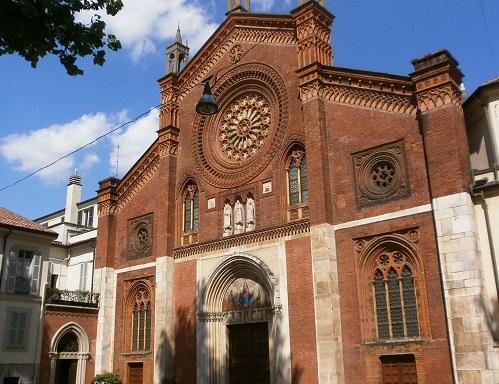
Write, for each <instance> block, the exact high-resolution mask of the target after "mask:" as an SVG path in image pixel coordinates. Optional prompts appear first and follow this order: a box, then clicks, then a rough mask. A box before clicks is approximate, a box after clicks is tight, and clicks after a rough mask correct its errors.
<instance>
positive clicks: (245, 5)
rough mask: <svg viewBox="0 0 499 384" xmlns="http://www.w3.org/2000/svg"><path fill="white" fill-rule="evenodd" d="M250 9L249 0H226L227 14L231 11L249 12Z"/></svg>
mask: <svg viewBox="0 0 499 384" xmlns="http://www.w3.org/2000/svg"><path fill="white" fill-rule="evenodd" d="M249 11H250V0H227V13H226V15H229V14H230V13H232V12H249Z"/></svg>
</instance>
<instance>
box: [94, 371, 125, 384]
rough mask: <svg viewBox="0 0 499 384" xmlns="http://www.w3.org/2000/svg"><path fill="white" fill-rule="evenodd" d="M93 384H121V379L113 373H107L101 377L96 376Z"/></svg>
mask: <svg viewBox="0 0 499 384" xmlns="http://www.w3.org/2000/svg"><path fill="white" fill-rule="evenodd" d="M90 383H91V384H120V383H121V381H120V377H119V376H118V375H117V374H116V373H113V372H105V373H101V374H100V375H95V376H94V378H93V379H92V381H91V382H90Z"/></svg>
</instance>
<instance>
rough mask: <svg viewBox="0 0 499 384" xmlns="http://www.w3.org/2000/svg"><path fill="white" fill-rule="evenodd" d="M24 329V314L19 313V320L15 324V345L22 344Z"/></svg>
mask: <svg viewBox="0 0 499 384" xmlns="http://www.w3.org/2000/svg"><path fill="white" fill-rule="evenodd" d="M25 330H26V314H25V313H19V322H18V324H17V335H16V336H17V337H16V345H18V346H22V345H24V333H25Z"/></svg>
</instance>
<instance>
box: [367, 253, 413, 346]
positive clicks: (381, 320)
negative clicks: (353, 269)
mask: <svg viewBox="0 0 499 384" xmlns="http://www.w3.org/2000/svg"><path fill="white" fill-rule="evenodd" d="M372 281H373V294H374V305H375V316H376V327H377V334H378V338H379V339H392V338H404V337H418V336H419V335H420V330H419V321H418V310H417V300H416V288H415V282H414V274H413V270H412V269H411V266H410V265H409V263H408V262H407V259H406V256H405V255H404V254H402V253H401V252H398V251H392V252H383V253H382V254H381V255H380V256H378V258H377V259H376V268H375V270H374V274H373V276H372Z"/></svg>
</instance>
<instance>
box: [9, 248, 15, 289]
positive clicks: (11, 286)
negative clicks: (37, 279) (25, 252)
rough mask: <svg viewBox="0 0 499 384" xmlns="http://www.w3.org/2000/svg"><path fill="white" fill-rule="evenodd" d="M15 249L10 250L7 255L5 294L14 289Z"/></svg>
mask: <svg viewBox="0 0 499 384" xmlns="http://www.w3.org/2000/svg"><path fill="white" fill-rule="evenodd" d="M16 271H17V249H16V248H11V249H10V253H9V268H8V270H7V292H10V293H12V292H14V290H15V289H16Z"/></svg>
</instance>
